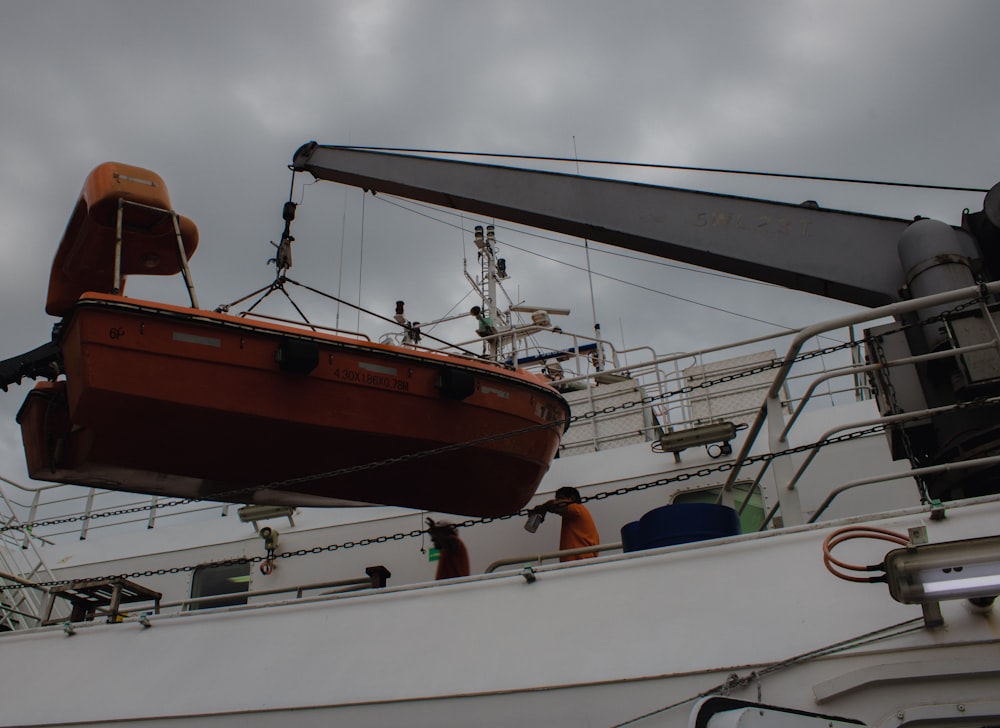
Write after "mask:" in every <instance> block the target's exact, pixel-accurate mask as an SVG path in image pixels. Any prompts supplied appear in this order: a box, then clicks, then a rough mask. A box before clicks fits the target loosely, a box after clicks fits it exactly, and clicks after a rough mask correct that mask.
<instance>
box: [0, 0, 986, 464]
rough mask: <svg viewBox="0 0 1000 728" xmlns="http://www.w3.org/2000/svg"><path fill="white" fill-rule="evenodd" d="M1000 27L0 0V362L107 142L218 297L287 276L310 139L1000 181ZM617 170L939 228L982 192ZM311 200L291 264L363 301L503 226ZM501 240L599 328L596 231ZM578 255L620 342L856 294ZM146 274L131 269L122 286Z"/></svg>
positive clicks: (721, 335) (710, 335) (774, 17)
mask: <svg viewBox="0 0 1000 728" xmlns="http://www.w3.org/2000/svg"><path fill="white" fill-rule="evenodd" d="M998 27H1000V3H997V2H994V1H993V0H979V1H968V0H939V1H937V2H931V1H928V0H892V1H878V0H829V1H819V0H797V1H796V0H761V1H757V2H748V1H746V0H725V1H723V0H700V1H699V2H668V1H666V0H662V1H660V2H651V1H649V2H642V1H639V0H616V1H615V2H610V1H609V2H596V1H594V0H548V1H540V0H503V1H502V2H479V1H474V0H423V1H420V2H417V1H412V2H405V1H403V0H359V1H349V0H341V1H332V2H305V1H300V0H287V1H286V2H282V3H273V2H242V1H241V2H236V1H235V0H232V1H220V2H206V1H204V0H201V1H194V0H173V1H172V2H146V1H135V0H129V1H124V0H123V1H103V2H102V1H96V0H24V1H23V2H15V1H12V0H2V1H0V115H2V117H0V118H2V123H0V220H2V221H3V227H2V232H0V253H2V255H3V264H2V265H0V312H2V314H0V315H2V327H3V337H2V346H0V358H5V357H9V356H14V355H15V354H17V353H20V352H22V351H25V350H27V349H30V348H33V347H35V346H37V345H39V344H41V343H43V342H44V341H46V340H47V339H48V337H49V334H50V331H51V327H52V324H53V323H54V322H55V320H54V319H53V318H52V317H49V316H47V315H46V314H45V312H44V304H45V293H46V288H47V285H48V272H49V266H50V264H51V259H52V255H53V253H54V251H55V248H56V246H57V244H58V242H59V240H60V238H61V236H62V232H63V230H64V227H65V224H66V220H67V218H68V216H69V213H70V211H71V209H72V207H73V205H74V203H75V201H76V199H77V197H78V195H79V192H80V188H81V186H82V184H83V181H84V179H85V177H86V175H87V173H88V172H89V171H90V170H91V169H93V168H94V167H95V166H96V165H98V164H100V163H101V162H104V161H109V160H113V161H119V162H124V163H128V164H134V165H138V166H142V167H147V168H149V169H151V170H153V171H154V172H156V173H157V174H159V175H160V176H161V177H163V178H164V180H165V181H166V183H167V186H168V188H169V190H170V194H171V199H172V201H173V204H174V207H175V208H176V209H177V210H178V212H180V213H181V214H183V215H186V216H188V217H190V218H192V219H193V220H194V221H195V222H196V223H197V224H198V226H199V229H200V231H201V247H200V249H199V251H198V253H197V255H196V256H195V258H194V259H193V261H192V269H193V274H194V282H195V284H196V286H197V288H198V292H199V297H200V299H201V304H202V305H203V306H204V307H208V308H213V307H215V306H216V305H218V304H221V303H227V302H230V301H233V300H235V299H236V298H239V297H241V296H243V295H246V294H247V293H249V292H251V291H253V290H255V289H257V288H259V287H260V286H263V285H266V284H267V283H268V282H269V281H270V280H271V279H272V278H273V275H274V270H273V268H268V266H267V264H266V261H267V258H268V257H270V255H271V254H272V252H273V251H272V248H271V247H270V245H269V244H268V241H270V240H276V239H277V238H278V236H279V235H280V231H281V217H280V212H281V204H282V202H283V201H284V200H285V199H287V196H288V190H289V179H290V174H289V172H288V169H287V165H288V163H289V162H290V161H291V158H292V154H293V153H294V151H295V150H296V149H297V148H298V146H299V145H300V144H302V143H304V142H306V141H309V140H312V139H315V140H318V141H319V142H321V143H327V144H357V145H372V146H391V147H413V148H430V149H456V150H464V151H473V152H496V153H507V154H530V155H548V156H560V157H574V156H579V157H580V158H583V159H606V160H620V161H636V162H652V163H660V164H677V165H692V166H700V167H724V168H738V169H749V170H759V171H775V172H786V173H793V174H804V175H821V176H830V177H849V178H859V179H880V180H891V181H901V182H912V183H919V184H939V185H956V186H962V187H976V188H982V189H987V188H989V187H991V186H992V185H993V184H995V183H996V182H997V181H998V180H1000V164H998V162H1000V134H998V131H997V120H998V118H1000V113H998V112H1000V93H998V82H997V69H998V68H1000V50H998V48H1000V47H998V45H997V42H996V38H995V34H996V29H997V28H998ZM581 172H582V173H583V174H599V175H601V176H610V175H612V174H621V172H615V171H609V170H607V169H596V168H594V167H590V166H588V165H586V164H584V165H582V166H581ZM629 174H630V175H631V176H632V178H635V179H642V180H644V181H651V182H656V183H660V184H671V185H676V186H684V187H694V188H698V189H706V190H712V191H718V192H726V193H732V194H741V195H745V196H751V197H765V198H773V199H779V200H782V201H788V202H800V201H802V200H804V199H816V200H818V201H819V202H820V203H821V204H822V205H823V206H825V207H832V208H840V209H849V210H856V211H860V212H870V213H877V214H882V215H889V216H894V217H906V218H909V217H912V216H913V215H915V214H923V215H928V216H931V217H938V218H940V219H943V220H945V221H947V222H949V223H951V224H957V223H958V222H959V220H960V214H961V211H962V209H963V208H965V207H968V208H970V209H973V210H979V209H981V205H982V197H983V195H982V194H981V193H943V192H934V193H931V192H919V191H905V190H904V191H899V190H893V191H885V190H879V189H874V190H873V189H872V188H868V187H859V186H854V185H830V184H827V185H818V184H815V185H813V184H808V185H807V184H805V183H803V182H794V183H792V182H774V183H766V184H765V183H762V182H761V181H760V179H755V178H746V177H719V176H706V175H695V174H691V173H688V174H682V173H670V174H668V173H665V172H663V171H659V172H656V173H652V172H648V171H645V172H641V171H632V172H629ZM297 195H298V198H299V200H300V201H302V202H303V203H304V204H303V205H302V206H301V208H300V212H299V221H297V223H296V225H297V227H296V228H295V229H293V232H294V233H295V234H296V238H297V242H296V248H295V267H294V268H293V269H292V270H291V271H290V276H291V277H292V278H295V279H297V280H301V281H302V282H304V283H308V284H309V285H312V286H314V287H317V288H321V289H323V290H327V291H330V292H331V293H334V294H338V293H339V294H340V295H341V296H342V297H344V298H347V299H350V300H355V301H356V300H358V295H359V292H358V289H359V285H360V288H361V294H360V295H361V303H362V304H363V305H365V306H366V307H368V308H372V309H375V310H378V311H379V312H380V313H382V314H384V315H391V313H392V310H391V305H392V302H393V301H394V300H396V299H397V298H403V299H405V300H406V301H407V311H408V313H409V314H410V315H411V317H413V318H418V319H419V318H423V319H424V320H426V319H429V318H434V317H436V316H439V315H443V314H445V313H446V312H447V311H448V310H449V308H450V307H452V306H454V305H457V304H458V303H459V302H460V301H461V300H462V296H463V295H464V294H465V292H466V290H467V288H468V286H467V284H466V283H465V282H464V280H463V278H462V253H463V250H466V249H467V246H468V244H469V242H470V236H469V234H468V233H465V234H464V235H463V233H462V232H461V229H460V228H461V226H463V225H464V227H465V228H466V230H468V229H471V226H472V225H474V224H485V223H489V222H491V221H489V220H473V219H469V218H465V219H462V218H460V217H458V216H452V215H447V214H438V213H433V214H434V217H435V218H436V220H440V221H436V220H432V219H430V218H428V217H427V216H426V215H427V214H430V213H428V212H427V211H426V210H421V212H422V213H423V214H419V215H418V214H414V213H413V212H407V211H406V210H403V209H401V208H400V207H398V206H395V205H393V204H391V202H390V201H386V200H382V199H380V198H375V199H373V198H371V197H370V196H369V197H368V198H365V200H364V204H363V206H362V194H361V193H360V192H359V191H357V190H345V189H344V188H341V187H338V186H335V185H332V184H329V183H324V184H318V185H313V186H309V187H307V188H306V189H305V190H304V192H303V191H302V190H301V189H300V190H299V191H298V192H297ZM362 213H363V215H364V217H363V222H364V225H363V227H362ZM498 236H499V237H500V239H501V243H509V246H502V248H501V251H502V254H503V255H504V256H505V257H506V258H507V260H508V267H509V269H510V271H511V273H512V275H513V276H514V280H516V281H517V283H515V284H512V288H511V289H510V293H511V295H512V296H513V297H515V298H518V299H523V298H526V299H528V300H529V301H532V302H539V300H540V299H544V300H541V301H540V302H541V303H543V304H545V305H550V306H569V307H571V308H572V309H573V318H572V322H571V323H572V326H573V327H574V328H576V329H578V330H582V331H584V332H588V331H589V330H590V328H591V326H592V317H591V305H590V300H589V298H588V295H587V294H588V289H589V281H588V276H587V274H586V272H585V270H584V268H585V265H586V259H585V255H584V252H583V248H582V245H583V243H582V241H573V242H574V243H575V244H569V243H565V242H554V241H549V240H545V239H542V238H535V237H532V236H529V235H525V234H521V233H516V232H514V231H508V230H507V229H505V228H504V229H501V231H500V233H498ZM342 241H346V246H345V248H344V252H343V254H342V253H341V243H342ZM362 243H363V244H364V248H363V250H364V252H363V257H362V256H361V254H360V253H359V252H358V251H359V250H360V249H361V244H362ZM522 248H523V249H526V250H527V249H530V251H531V252H522V251H521V249H522ZM590 249H591V265H592V268H593V272H594V276H593V277H592V280H593V284H594V288H595V291H596V293H597V297H596V309H597V318H598V320H599V321H601V323H602V325H603V329H604V331H605V333H606V334H607V335H609V336H610V337H611V338H613V339H615V340H619V341H620V340H622V339H624V340H625V342H626V343H627V344H628V345H630V346H636V345H639V344H641V343H645V342H646V339H647V337H649V338H651V339H652V340H653V341H655V345H656V347H657V349H658V350H661V351H664V352H666V351H677V350H682V349H690V348H695V347H699V346H707V345H712V344H718V343H721V342H722V341H725V340H727V339H730V338H745V337H749V336H753V335H758V334H765V333H771V332H773V331H776V330H778V329H779V328H780V327H796V326H801V325H804V324H807V323H811V322H812V321H813V320H815V319H817V318H826V317H831V316H834V315H838V314H840V313H843V312H845V311H847V310H850V307H848V306H846V304H839V303H836V302H827V301H822V300H820V299H817V298H815V297H811V296H806V295H804V294H789V293H784V292H781V291H776V290H775V289H773V288H770V287H765V286H762V285H759V284H751V283H745V282H732V281H729V280H727V279H724V278H720V277H718V276H710V275H705V274H703V273H700V272H690V271H684V270H682V269H679V268H677V267H668V266H665V265H663V264H662V263H660V262H649V261H633V260H630V259H628V258H625V257H623V256H622V255H621V254H620V252H618V253H616V254H612V252H606V251H610V250H611V249H609V248H604V247H602V246H600V245H597V244H591V246H590ZM541 256H544V257H541ZM560 261H561V262H562V263H565V264H567V265H560ZM863 264H864V261H858V265H859V266H860V265H863ZM614 279H623V280H634V281H637V282H638V283H640V284H641V285H642V286H644V288H636V287H632V286H627V285H625V284H623V283H619V282H616V280H614ZM171 283H172V284H173V286H174V288H176V290H177V291H178V293H180V294H183V289H182V288H181V286H180V284H179V283H176V282H171ZM650 289H652V290H653V291H659V292H660V293H654V292H652V291H651V290H650ZM145 290H146V289H145V288H143V287H142V286H141V285H139V284H138V283H137V282H135V281H130V284H129V293H131V294H132V295H136V294H137V293H139V292H143V291H145ZM150 290H153V289H150ZM155 290H156V291H157V292H159V286H156V287H155ZM664 294H670V295H664ZM165 295H166V294H165ZM171 295H173V294H171ZM557 295H558V297H559V299H560V300H552V298H553V297H554V296H557ZM671 296H674V297H671ZM175 298H177V297H176V296H175ZM563 299H566V300H563ZM682 299H686V301H685V300H682ZM687 301H692V302H695V303H691V302H687ZM697 303H702V304H705V305H703V306H699V305H697ZM468 305H469V302H468V301H465V302H464V303H463V304H462V306H464V307H466V308H467V306H468ZM720 308H721V309H729V310H733V311H737V312H739V313H741V314H743V315H744V316H749V317H752V319H758V320H759V321H754V320H751V319H748V318H741V317H739V316H735V315H727V314H724V313H722V312H720V311H718V310H717V309H720ZM341 315H343V316H348V315H349V316H350V317H352V318H351V320H350V322H349V323H351V324H353V321H354V319H353V317H354V316H355V314H354V313H353V312H352V313H350V314H347V313H346V312H342V314H341ZM768 322H769V323H768ZM341 323H342V324H344V323H345V321H342V322H341ZM362 326H363V327H365V328H368V329H369V331H370V333H372V334H377V333H381V332H382V331H384V330H385V329H386V327H385V326H384V325H378V324H375V323H373V322H370V321H369V322H364V321H363V322H362ZM468 334H469V335H471V334H472V331H471V328H470V329H469V331H468ZM30 386H31V383H30V382H26V383H25V384H22V385H21V386H20V387H12V388H11V390H10V392H9V393H7V394H6V395H3V396H0V475H4V476H5V477H9V478H13V479H15V480H18V481H20V482H26V481H27V478H26V475H25V474H24V465H23V455H22V453H21V450H20V436H19V432H18V429H17V427H16V425H15V424H14V414H15V412H16V410H17V407H18V406H19V405H20V403H21V401H22V400H23V398H24V395H25V394H27V391H28V389H29V388H30Z"/></svg>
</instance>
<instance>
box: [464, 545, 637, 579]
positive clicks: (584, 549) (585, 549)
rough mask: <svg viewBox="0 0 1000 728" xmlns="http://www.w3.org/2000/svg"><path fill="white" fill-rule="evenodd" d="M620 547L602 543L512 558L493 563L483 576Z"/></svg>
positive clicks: (619, 546)
mask: <svg viewBox="0 0 1000 728" xmlns="http://www.w3.org/2000/svg"><path fill="white" fill-rule="evenodd" d="M621 547H622V545H621V543H620V542H619V543H604V544H598V545H596V546H581V547H580V548H575V549H563V550H562V551H550V552H548V553H544V554H536V555H534V556H514V557H511V558H507V559H499V560H497V561H494V562H493V563H492V564H490V565H489V566H487V567H486V570H485V571H484V572H483V573H484V574H491V573H493V572H494V571H495V570H496V569H499V568H500V567H501V566H513V565H515V564H522V565H523V564H527V563H531V562H536V563H539V564H542V563H544V562H545V561H546V560H547V559H554V558H557V557H562V556H576V555H578V554H592V553H594V552H595V551H614V550H615V549H620V548H621Z"/></svg>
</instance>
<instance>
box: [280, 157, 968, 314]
mask: <svg viewBox="0 0 1000 728" xmlns="http://www.w3.org/2000/svg"><path fill="white" fill-rule="evenodd" d="M292 168H293V169H294V170H296V171H304V172H309V173H310V174H312V175H313V177H315V178H317V179H320V180H328V181H334V182H340V183H343V184H347V185H353V186H356V187H361V188H363V189H365V190H371V191H373V192H382V193H388V194H393V195H398V196H400V197H405V198H408V199H413V200H420V201H423V202H428V203H431V204H435V205H440V206H444V207H451V208H455V209H459V210H463V211H465V212H471V213H477V214H481V215H485V216H489V217H492V218H497V219H501V220H507V221H509V222H514V223H519V224H524V225H529V226H532V227H536V228H540V229H545V230H550V231H553V232H558V233H563V234H566V235H572V236H576V237H580V238H586V239H588V240H593V241H597V242H601V243H606V244H609V245H614V246H618V247H622V248H627V249H629V250H635V251H639V252H642V253H646V254H649V255H654V256H658V257H662V258H669V259H671V260H676V261H681V262H684V263H690V264H692V265H697V266H701V267H704V268H710V269H712V270H718V271H723V272H727V273H732V274H734V275H739V276H743V277H746V278H753V279H756V280H760V281H765V282H767V283H773V284H776V285H780V286H784V287H786V288H790V289H794V290H799V291H806V292H808V293H813V294H817V295H820V296H825V297H828V298H834V299H838V300H841V301H847V302H849V303H854V304H858V305H862V306H880V305H883V304H886V303H890V302H893V301H896V300H899V298H900V290H901V288H902V287H903V286H904V284H905V283H906V281H905V273H904V271H903V270H902V268H901V266H900V262H899V258H898V256H897V243H898V241H899V238H900V235H901V234H902V232H903V231H904V230H905V229H906V228H907V227H908V226H909V225H910V223H911V222H912V221H910V220H901V219H896V218H889V217H880V216H875V215H865V214H860V213H853V212H845V211H840V210H827V209H821V208H818V207H815V206H813V205H808V204H803V205H793V204H788V203H781V202H772V201H768V200H758V199H752V198H746V197H735V196H730V195H720V194H714V193H708V192H697V191H692V190H685V189H677V188H671V187H659V186H655V185H648V184H640V183H635V182H623V181H618V180H611V179H601V178H595V177H580V176H574V175H567V174H559V173H555V172H545V171H538V170H527V169H518V168H514V167H505V166H498V165H489V164H478V163H470V162H460V161H453V160H449V159H440V158H434V157H426V156H416V155H412V154H398V153H387V152H379V151H372V150H361V149H354V148H350V147H340V146H324V145H319V144H317V143H316V142H309V143H307V144H305V145H303V146H302V147H301V148H299V150H298V151H297V152H296V153H295V156H294V159H293V162H292ZM955 230H956V234H957V235H959V236H961V237H962V238H963V239H967V241H966V242H965V243H963V245H966V246H968V247H969V248H970V250H974V249H975V246H974V243H973V242H972V238H971V236H969V235H968V233H966V232H965V231H963V230H961V229H959V228H956V229H955Z"/></svg>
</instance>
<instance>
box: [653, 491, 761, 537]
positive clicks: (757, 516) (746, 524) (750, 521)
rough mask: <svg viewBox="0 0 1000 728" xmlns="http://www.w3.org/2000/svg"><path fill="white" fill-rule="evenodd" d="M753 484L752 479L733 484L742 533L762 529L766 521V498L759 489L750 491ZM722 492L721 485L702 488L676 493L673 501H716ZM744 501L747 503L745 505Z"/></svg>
mask: <svg viewBox="0 0 1000 728" xmlns="http://www.w3.org/2000/svg"><path fill="white" fill-rule="evenodd" d="M752 485H753V483H752V482H750V481H745V482H742V483H734V484H733V500H734V502H735V504H736V512H737V513H739V516H740V531H741V533H751V532H753V531H757V530H759V529H760V524H762V523H763V522H764V499H763V497H762V496H761V494H760V490H759V489H754V491H753V492H752V493H750V488H751V486H752ZM721 493H722V486H721V485H717V486H714V487H712V488H704V489H702V490H690V491H686V492H683V493H676V494H675V495H674V497H673V500H671V503H716V502H718V500H719V495H720V494H721ZM748 493H749V497H750V500H749V502H747V494H748ZM744 503H746V506H745V507H744Z"/></svg>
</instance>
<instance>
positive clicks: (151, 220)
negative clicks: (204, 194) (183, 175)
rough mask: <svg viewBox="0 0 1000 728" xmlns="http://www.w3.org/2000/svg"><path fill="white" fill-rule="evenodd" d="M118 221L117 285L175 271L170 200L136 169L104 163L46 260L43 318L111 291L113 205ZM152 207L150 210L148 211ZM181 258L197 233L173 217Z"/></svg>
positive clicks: (150, 175) (159, 183)
mask: <svg viewBox="0 0 1000 728" xmlns="http://www.w3.org/2000/svg"><path fill="white" fill-rule="evenodd" d="M119 200H125V201H127V202H135V203H139V204H141V205H145V206H146V207H134V206H126V207H125V210H124V215H123V218H122V262H121V275H122V283H121V288H120V290H119V291H118V292H119V293H122V292H123V291H124V289H125V278H126V277H127V276H129V275H132V274H136V275H159V276H164V275H175V274H176V273H179V272H180V270H181V263H180V260H179V257H178V245H177V234H176V231H175V230H174V224H173V220H172V216H171V214H169V213H170V212H171V211H172V208H171V206H170V195H169V194H168V193H167V186H166V184H164V182H163V179H161V178H160V176H159V175H158V174H156V173H154V172H151V171H149V170H148V169H143V168H142V167H133V166H131V165H128V164H119V163H117V162H105V163H104V164H102V165H100V166H98V167H96V168H95V169H94V171H92V172H91V173H90V175H88V177H87V180H86V182H84V185H83V191H82V192H81V193H80V199H79V200H78V201H77V203H76V207H75V208H74V209H73V214H72V215H70V218H69V222H68V223H67V224H66V232H65V233H64V234H63V239H62V242H60V243H59V249H58V250H57V251H56V255H55V259H54V260H53V261H52V273H51V275H50V276H49V292H48V298H47V300H46V304H45V311H46V313H48V314H50V315H52V316H65V315H66V314H67V313H69V310H70V308H71V307H72V306H73V304H74V303H76V301H77V299H79V298H80V296H81V295H82V294H83V293H86V292H88V291H91V292H95V293H113V292H114V271H115V239H116V236H117V232H116V228H117V216H118V204H119V203H118V201H119ZM149 208H155V209H149ZM178 224H179V227H180V232H181V240H182V241H183V246H184V254H185V256H186V257H187V258H190V257H191V256H192V255H193V254H194V251H195V249H196V248H197V247H198V228H197V227H196V226H195V224H194V222H192V221H191V220H190V219H188V218H186V217H182V216H178Z"/></svg>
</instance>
